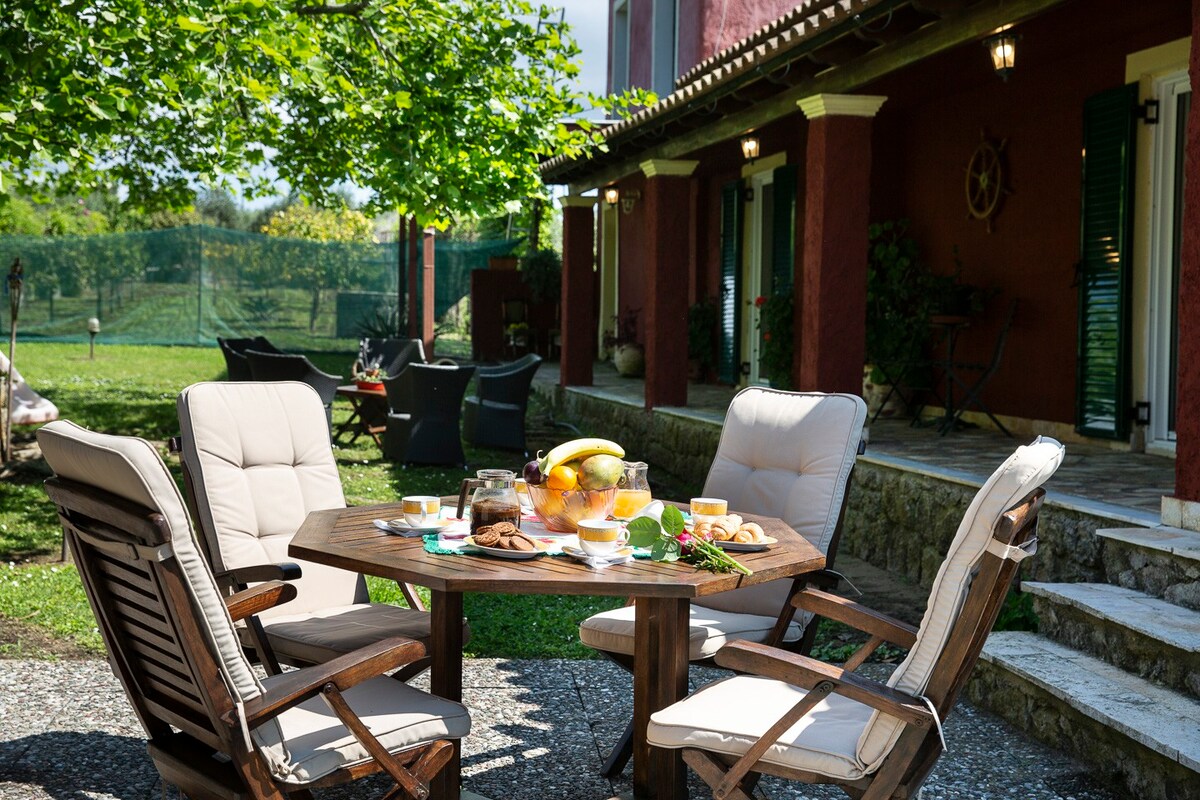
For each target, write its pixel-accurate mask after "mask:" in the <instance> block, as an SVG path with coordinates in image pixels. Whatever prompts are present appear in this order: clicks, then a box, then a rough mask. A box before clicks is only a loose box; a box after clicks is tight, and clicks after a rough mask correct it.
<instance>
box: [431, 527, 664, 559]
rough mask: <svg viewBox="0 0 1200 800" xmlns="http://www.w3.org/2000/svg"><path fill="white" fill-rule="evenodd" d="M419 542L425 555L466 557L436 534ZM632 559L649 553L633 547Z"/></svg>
mask: <svg viewBox="0 0 1200 800" xmlns="http://www.w3.org/2000/svg"><path fill="white" fill-rule="evenodd" d="M421 540H422V541H423V542H425V552H426V553H433V554H434V555H439V556H461V555H467V551H465V550H451V549H450V548H448V547H442V545H441V544H439V543H438V535H437V534H436V533H427V534H425V535H424V536H422V537H421ZM546 555H550V556H563V557H564V558H570V556H568V555H567V554H566V553H564V552H562V551H559V552H557V553H547V554H546ZM633 557H634V558H649V557H650V551H649V550H647V549H645V548H642V547H635V548H633Z"/></svg>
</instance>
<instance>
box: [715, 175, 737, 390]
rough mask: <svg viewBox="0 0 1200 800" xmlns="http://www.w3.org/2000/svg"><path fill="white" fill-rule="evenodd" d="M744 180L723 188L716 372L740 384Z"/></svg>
mask: <svg viewBox="0 0 1200 800" xmlns="http://www.w3.org/2000/svg"><path fill="white" fill-rule="evenodd" d="M742 216H743V213H742V182H741V181H730V182H729V183H727V184H725V185H724V186H722V187H721V298H720V301H719V303H720V310H721V331H720V333H721V343H720V347H719V350H718V352H717V373H718V377H719V379H720V380H721V382H722V383H737V381H738V373H739V369H738V367H739V364H738V332H739V330H740V329H741V295H742Z"/></svg>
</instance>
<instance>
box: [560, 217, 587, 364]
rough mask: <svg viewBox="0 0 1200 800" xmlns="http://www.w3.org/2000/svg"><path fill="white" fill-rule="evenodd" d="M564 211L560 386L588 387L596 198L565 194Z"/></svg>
mask: <svg viewBox="0 0 1200 800" xmlns="http://www.w3.org/2000/svg"><path fill="white" fill-rule="evenodd" d="M558 202H559V204H560V205H562V210H563V270H562V316H561V318H560V324H559V327H560V328H561V329H562V355H561V359H562V361H561V363H560V364H559V372H558V382H559V385H561V386H591V385H592V362H593V361H594V360H595V358H596V277H595V267H596V217H595V213H594V211H593V208H594V206H595V205H596V198H595V197H580V196H578V195H567V196H566V197H560V198H559V199H558Z"/></svg>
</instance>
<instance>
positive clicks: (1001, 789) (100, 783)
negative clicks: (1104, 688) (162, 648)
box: [0, 659, 1125, 800]
mask: <svg viewBox="0 0 1200 800" xmlns="http://www.w3.org/2000/svg"><path fill="white" fill-rule="evenodd" d="M890 669H891V668H890V667H886V666H881V665H868V666H867V667H865V668H864V671H865V672H866V673H867V674H869V675H870V676H871V677H874V678H876V679H882V678H884V677H886V675H887V673H888V671H889V670H890ZM718 674H720V672H719V671H718V670H712V669H706V670H701V669H696V670H695V671H694V673H693V676H692V678H693V683H695V682H698V681H704V680H707V679H709V678H711V677H713V676H715V675H718ZM419 682H420V681H418V683H419ZM464 684H465V687H464V701H465V702H466V704H467V706H468V707H469V708H470V709H471V713H472V717H473V730H472V734H471V736H470V737H469V738H468V739H467V740H466V743H465V747H464V760H463V765H464V769H463V771H464V776H465V777H464V785H465V788H466V789H467V790H469V791H472V792H475V793H477V794H478V795H481V796H482V797H484V798H491V800H524V799H525V798H528V799H529V800H608V799H609V798H612V797H615V796H617V795H619V794H620V793H622V792H627V791H629V781H628V771H627V772H626V775H625V776H624V777H623V778H622V779H621V780H617V781H608V780H605V779H602V778H600V777H599V776H598V775H597V771H598V770H599V767H600V763H601V759H602V755H603V754H605V753H607V752H608V748H609V747H610V746H611V744H612V742H613V741H615V739H616V737H617V735H618V734H619V733H620V732H621V730H622V729H623V728H624V725H625V719H624V717H623V716H622V715H623V714H624V713H626V712H625V709H628V708H629V702H628V693H629V677H628V675H626V674H625V673H624V672H623V671H622V670H620V668H618V667H617V666H616V665H613V664H610V663H607V662H603V661H562V660H529V661H509V660H502V659H475V660H470V661H468V662H467V663H466V667H465V673H464ZM0 692H3V694H2V695H0V704H2V705H0V798H3V800H79V798H101V799H102V800H153V799H154V798H159V797H160V796H161V795H162V787H161V786H160V784H159V782H158V777H157V774H156V772H155V770H154V767H153V765H152V764H151V762H150V759H149V757H148V756H147V754H146V749H145V741H144V738H143V736H142V734H141V729H140V728H139V726H138V724H137V722H136V720H135V719H134V717H133V714H132V711H131V710H130V708H129V705H128V703H127V702H126V700H125V696H124V694H123V692H122V691H121V689H120V686H119V684H118V683H117V681H116V679H115V678H114V677H113V676H112V674H111V672H110V671H109V668H108V665H107V663H105V662H103V661H60V662H42V661H0ZM946 737H947V740H948V742H949V744H950V751H949V752H948V753H947V754H946V755H944V756H943V757H942V759H941V760H940V762H939V763H938V766H937V768H936V769H935V771H934V773H933V775H932V776H931V778H930V780H929V782H928V783H927V785H926V789H925V794H924V797H925V798H926V800H976V799H978V800H982V799H983V798H988V799H989V800H990V799H991V798H1019V799H1020V800H1066V799H1067V798H1071V799H1072V800H1125V798H1124V797H1123V796H1122V795H1116V794H1112V793H1110V792H1109V791H1108V790H1107V789H1105V788H1104V787H1101V786H1099V785H1096V784H1095V783H1094V782H1092V781H1091V780H1090V779H1089V778H1088V776H1087V774H1086V770H1085V768H1083V767H1082V766H1080V765H1079V764H1078V763H1077V762H1074V761H1072V760H1071V759H1069V758H1067V757H1065V756H1063V755H1061V754H1059V753H1056V752H1054V751H1052V750H1049V749H1047V748H1045V747H1044V746H1042V745H1040V744H1037V743H1035V742H1033V741H1032V740H1030V739H1028V738H1026V737H1025V736H1024V735H1023V734H1022V733H1020V732H1019V731H1017V730H1016V729H1014V728H1012V727H1010V726H1008V725H1007V724H1006V723H1004V722H1002V721H1001V720H999V719H998V718H997V717H994V716H992V715H990V714H987V713H985V712H981V711H978V710H976V709H974V708H973V707H971V706H969V705H967V704H965V703H960V704H959V707H958V708H957V709H956V710H955V714H954V715H953V716H952V717H951V718H950V720H948V722H947V726H946ZM386 786H387V783H386V781H383V780H382V779H381V778H379V777H375V778H372V779H369V780H368V781H364V782H362V783H359V784H356V785H354V786H351V787H341V788H339V789H337V790H328V791H323V792H318V793H317V798H318V800H325V799H326V798H329V799H330V800H340V798H347V799H348V798H364V797H378V796H381V795H382V794H383V792H384V791H385V789H386ZM761 788H762V790H763V796H765V797H768V798H770V799H771V800H826V799H827V798H838V797H842V796H843V795H841V793H840V792H839V791H838V790H836V789H832V788H830V787H806V786H801V785H795V784H790V783H788V782H785V781H781V780H776V779H764V780H763V782H762V784H761ZM166 796H167V797H169V798H172V800H174V798H176V797H178V794H177V793H176V792H174V791H173V790H172V791H168V792H167V793H166ZM710 796H711V794H710V793H708V792H706V791H705V790H704V787H703V785H702V784H700V783H699V781H698V780H697V779H695V776H692V797H694V798H704V797H710Z"/></svg>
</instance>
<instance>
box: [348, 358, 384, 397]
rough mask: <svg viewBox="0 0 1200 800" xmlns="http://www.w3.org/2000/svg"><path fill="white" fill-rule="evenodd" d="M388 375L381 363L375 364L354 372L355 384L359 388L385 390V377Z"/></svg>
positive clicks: (376, 390)
mask: <svg viewBox="0 0 1200 800" xmlns="http://www.w3.org/2000/svg"><path fill="white" fill-rule="evenodd" d="M386 377H387V375H385V374H384V372H383V370H382V369H380V368H379V365H378V364H374V365H373V366H368V367H363V368H362V369H360V370H358V371H357V372H355V373H354V385H355V386H357V387H358V388H359V389H366V390H367V391H375V392H378V391H382V390H383V379H384V378H386Z"/></svg>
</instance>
